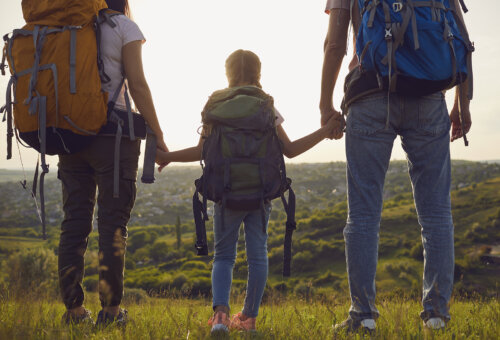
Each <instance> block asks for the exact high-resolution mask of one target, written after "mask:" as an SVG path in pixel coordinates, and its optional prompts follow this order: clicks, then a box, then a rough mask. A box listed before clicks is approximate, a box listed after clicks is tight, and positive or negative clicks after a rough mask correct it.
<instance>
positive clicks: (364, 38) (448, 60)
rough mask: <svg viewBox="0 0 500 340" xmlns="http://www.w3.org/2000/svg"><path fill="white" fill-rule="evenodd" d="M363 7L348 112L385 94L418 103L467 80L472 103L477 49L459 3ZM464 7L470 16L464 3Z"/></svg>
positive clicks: (407, 0)
mask: <svg viewBox="0 0 500 340" xmlns="http://www.w3.org/2000/svg"><path fill="white" fill-rule="evenodd" d="M354 1H356V0H351V7H353V4H354ZM357 1H358V6H359V10H360V13H361V24H360V27H359V31H358V35H357V38H356V54H357V55H358V58H359V61H360V66H359V67H356V68H355V69H354V70H352V71H351V72H350V73H349V74H348V75H347V77H346V80H345V84H344V92H345V95H344V100H343V103H342V111H343V112H346V108H347V107H348V106H349V105H350V104H351V103H353V102H354V101H356V100H358V99H360V98H362V97H364V96H366V95H369V94H371V93H374V92H378V91H381V90H386V91H387V92H388V94H390V93H394V92H395V93H398V94H401V95H406V96H417V97H418V96H425V95H429V94H432V93H435V92H438V91H442V90H445V89H450V88H452V87H454V86H455V85H457V84H460V83H462V82H464V81H465V80H466V79H467V81H468V93H467V96H468V98H469V99H472V89H473V88H472V62H471V54H472V52H473V51H474V45H473V44H472V43H471V42H470V40H469V36H468V33H467V29H466V27H465V23H464V22H463V20H462V19H461V17H460V16H459V15H458V13H457V10H459V9H457V8H455V2H454V0H357ZM460 4H461V6H462V9H463V11H464V12H467V8H466V7H465V5H464V3H463V0H460ZM388 112H389V109H388ZM387 121H388V120H387ZM464 140H465V136H464ZM465 141H466V140H465ZM466 144H467V142H466Z"/></svg>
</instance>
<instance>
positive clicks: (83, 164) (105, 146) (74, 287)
mask: <svg viewBox="0 0 500 340" xmlns="http://www.w3.org/2000/svg"><path fill="white" fill-rule="evenodd" d="M114 140H115V139H114V138H113V137H104V136H98V137H96V138H95V139H94V140H93V141H92V143H91V144H90V145H89V146H88V147H87V148H85V149H84V150H82V151H80V152H78V153H75V154H71V155H60V156H59V164H58V167H59V171H58V177H59V179H60V180H61V182H62V193H63V210H64V220H63V222H62V224H61V237H60V242H59V285H60V289H61V294H62V297H63V301H64V304H65V305H66V308H68V309H71V308H75V307H79V306H81V305H82V304H83V300H84V294H83V289H82V280H83V274H84V254H85V251H86V249H87V243H88V237H89V234H90V232H91V231H92V221H93V216H94V206H95V203H96V191H97V205H98V211H97V221H98V232H99V298H100V300H101V305H102V306H103V307H106V306H117V305H119V304H120V302H121V300H122V297H123V274H124V263H125V249H126V239H127V223H128V221H129V218H130V212H131V211H132V208H133V206H134V201H135V195H136V183H135V181H136V178H137V166H138V160H139V153H140V140H136V141H130V140H129V139H128V138H123V139H122V141H121V146H120V175H119V188H120V191H119V194H120V195H119V198H113V155H114ZM96 189H97V190H96Z"/></svg>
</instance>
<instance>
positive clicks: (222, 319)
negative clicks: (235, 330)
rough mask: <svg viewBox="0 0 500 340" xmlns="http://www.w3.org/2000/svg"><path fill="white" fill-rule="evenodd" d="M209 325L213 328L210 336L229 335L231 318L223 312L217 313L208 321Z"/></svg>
mask: <svg viewBox="0 0 500 340" xmlns="http://www.w3.org/2000/svg"><path fill="white" fill-rule="evenodd" d="M208 324H209V325H210V326H212V329H211V330H210V334H212V335H218V334H227V333H229V326H230V324H231V321H229V318H228V316H227V314H226V313H224V312H223V311H217V312H215V313H214V315H212V317H211V318H210V319H209V320H208Z"/></svg>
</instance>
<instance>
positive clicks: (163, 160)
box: [155, 148, 170, 172]
mask: <svg viewBox="0 0 500 340" xmlns="http://www.w3.org/2000/svg"><path fill="white" fill-rule="evenodd" d="M167 150H168V149H167ZM168 154H169V152H165V151H163V150H162V149H160V148H157V149H156V159H155V162H156V164H158V165H159V167H158V172H161V171H162V170H163V168H164V167H166V166H167V165H168V164H169V163H170V160H169V157H168Z"/></svg>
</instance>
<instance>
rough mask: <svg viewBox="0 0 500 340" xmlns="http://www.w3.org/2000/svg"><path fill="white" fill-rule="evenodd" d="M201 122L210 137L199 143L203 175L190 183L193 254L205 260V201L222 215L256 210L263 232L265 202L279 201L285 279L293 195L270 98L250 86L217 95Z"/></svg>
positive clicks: (293, 202) (291, 228)
mask: <svg viewBox="0 0 500 340" xmlns="http://www.w3.org/2000/svg"><path fill="white" fill-rule="evenodd" d="M202 120H203V124H204V126H205V127H208V129H209V130H210V133H209V135H208V136H207V137H206V139H205V143H204V144H203V153H202V162H201V165H202V169H203V174H202V176H201V177H200V178H199V179H197V180H196V181H195V185H196V191H195V193H194V196H193V213H194V218H195V223H196V238H197V241H196V249H197V250H198V255H208V246H207V238H206V229H205V221H207V220H208V215H207V200H211V201H213V202H216V203H220V204H221V206H222V207H221V208H222V209H221V211H222V216H224V209H226V208H229V209H235V210H247V211H250V210H255V209H259V208H260V209H261V211H262V224H263V226H264V228H265V212H264V203H265V202H267V201H271V200H273V199H275V198H278V197H280V198H281V199H282V201H283V205H284V208H285V211H286V213H287V222H286V233H285V244H284V259H283V260H284V263H283V276H290V262H291V243H292V234H293V231H294V230H295V227H296V223H295V194H294V193H293V190H292V189H291V187H290V184H291V180H290V179H289V178H287V177H286V170H285V161H284V158H283V151H282V145H281V142H280V141H279V139H278V134H277V130H276V127H275V120H276V116H275V111H274V106H273V98H272V97H271V96H269V95H267V94H266V93H265V92H264V91H262V90H261V89H259V88H258V87H255V86H241V87H232V88H227V89H223V90H219V91H216V92H214V93H213V94H212V95H211V96H210V98H209V100H208V102H207V104H206V105H205V108H204V110H203V112H202ZM286 191H288V192H289V194H288V202H287V201H286V199H285V195H284V194H285V192H286ZM199 194H201V195H202V196H203V201H200V199H199ZM222 227H224V226H222Z"/></svg>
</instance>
